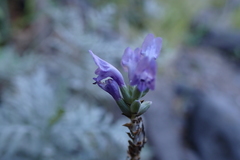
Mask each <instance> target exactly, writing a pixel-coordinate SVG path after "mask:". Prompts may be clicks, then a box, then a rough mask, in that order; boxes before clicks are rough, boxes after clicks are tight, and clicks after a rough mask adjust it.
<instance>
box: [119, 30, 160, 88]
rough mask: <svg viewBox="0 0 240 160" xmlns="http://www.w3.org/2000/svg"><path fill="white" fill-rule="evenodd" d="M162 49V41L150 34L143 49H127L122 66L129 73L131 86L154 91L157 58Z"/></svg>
mask: <svg viewBox="0 0 240 160" xmlns="http://www.w3.org/2000/svg"><path fill="white" fill-rule="evenodd" d="M161 47H162V39H161V38H160V37H157V38H155V37H154V35H153V34H148V35H147V37H146V38H145V40H144V42H143V44H142V47H141V48H136V49H135V50H134V51H133V50H132V49H131V48H126V49H125V51H124V55H123V57H122V66H123V68H124V69H125V70H126V71H127V72H128V77H129V81H130V85H131V86H135V85H137V88H138V89H139V90H140V91H145V90H146V89H152V90H153V89H154V87H155V77H156V72H157V63H156V58H157V57H158V55H159V52H160V50H161Z"/></svg>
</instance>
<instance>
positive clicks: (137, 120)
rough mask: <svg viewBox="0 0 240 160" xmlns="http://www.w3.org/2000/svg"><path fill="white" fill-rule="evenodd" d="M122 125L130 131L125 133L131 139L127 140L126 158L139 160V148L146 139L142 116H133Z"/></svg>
mask: <svg viewBox="0 0 240 160" xmlns="http://www.w3.org/2000/svg"><path fill="white" fill-rule="evenodd" d="M123 126H125V127H128V129H129V130H130V132H128V133H127V134H128V136H129V137H130V139H131V140H129V141H128V143H129V146H128V157H127V160H140V153H141V150H142V148H143V147H144V144H145V143H146V141H147V138H146V136H145V131H144V125H143V121H142V117H133V118H131V122H130V123H126V124H124V125H123Z"/></svg>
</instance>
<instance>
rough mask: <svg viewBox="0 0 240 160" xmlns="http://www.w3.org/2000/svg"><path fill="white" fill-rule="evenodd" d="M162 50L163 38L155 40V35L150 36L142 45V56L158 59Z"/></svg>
mask: <svg viewBox="0 0 240 160" xmlns="http://www.w3.org/2000/svg"><path fill="white" fill-rule="evenodd" d="M161 48H162V38H160V37H157V38H155V37H154V35H153V34H148V35H147V37H146V38H145V39H144V42H143V44H142V52H141V53H142V54H144V55H145V56H147V57H149V58H150V59H151V58H155V59H156V58H157V57H158V55H159V52H160V50H161Z"/></svg>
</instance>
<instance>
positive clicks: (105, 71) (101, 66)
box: [89, 51, 125, 87]
mask: <svg viewBox="0 0 240 160" xmlns="http://www.w3.org/2000/svg"><path fill="white" fill-rule="evenodd" d="M89 52H90V53H91V55H92V57H93V59H94V61H95V63H96V65H97V66H98V68H97V69H96V71H95V74H96V75H98V76H97V78H94V80H96V82H97V83H98V84H100V83H101V80H103V79H105V78H108V77H111V78H112V79H113V80H114V81H115V82H116V83H117V84H118V85H119V87H122V86H125V83H124V79H123V76H122V74H121V73H120V72H119V71H118V70H117V69H116V68H115V67H114V66H112V65H111V64H110V63H108V62H106V61H104V60H102V59H101V58H99V57H98V56H96V55H95V54H94V53H93V52H92V51H89Z"/></svg>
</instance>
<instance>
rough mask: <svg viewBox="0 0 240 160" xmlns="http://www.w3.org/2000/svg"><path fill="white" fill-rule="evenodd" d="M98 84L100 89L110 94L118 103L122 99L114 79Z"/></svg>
mask: <svg viewBox="0 0 240 160" xmlns="http://www.w3.org/2000/svg"><path fill="white" fill-rule="evenodd" d="M97 84H98V86H99V87H100V88H102V89H103V90H105V91H106V92H108V93H109V94H110V95H111V96H112V97H113V98H114V99H115V100H116V101H118V100H120V99H121V98H122V97H121V95H120V93H119V87H118V84H117V82H116V81H114V80H113V79H107V80H106V81H105V83H102V82H99V83H97Z"/></svg>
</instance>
